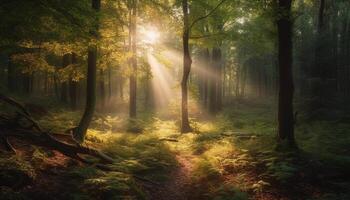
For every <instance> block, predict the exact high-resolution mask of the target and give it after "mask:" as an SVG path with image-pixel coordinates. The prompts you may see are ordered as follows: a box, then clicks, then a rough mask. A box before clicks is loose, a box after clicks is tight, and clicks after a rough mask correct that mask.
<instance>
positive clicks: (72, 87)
mask: <svg viewBox="0 0 350 200" xmlns="http://www.w3.org/2000/svg"><path fill="white" fill-rule="evenodd" d="M76 63H77V58H76V54H75V53H72V64H76ZM77 90H78V82H77V81H76V80H73V77H72V75H71V76H70V78H69V98H70V106H71V109H72V110H76V109H77V100H78V99H77V98H78V97H77Z"/></svg>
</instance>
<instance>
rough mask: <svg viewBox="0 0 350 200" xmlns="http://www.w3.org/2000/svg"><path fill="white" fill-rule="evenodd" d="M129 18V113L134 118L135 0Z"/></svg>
mask: <svg viewBox="0 0 350 200" xmlns="http://www.w3.org/2000/svg"><path fill="white" fill-rule="evenodd" d="M130 17H131V20H130V22H131V23H130V25H129V26H130V30H131V31H130V34H131V35H130V36H129V37H131V39H132V44H131V49H132V58H131V74H130V100H129V101H130V102H129V103H130V108H129V115H130V118H136V103H137V102H136V95H137V46H136V43H137V34H136V26H137V24H136V23H137V0H132V16H130Z"/></svg>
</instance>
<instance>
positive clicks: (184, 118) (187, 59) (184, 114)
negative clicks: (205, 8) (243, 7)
mask: <svg viewBox="0 0 350 200" xmlns="http://www.w3.org/2000/svg"><path fill="white" fill-rule="evenodd" d="M224 2H225V0H222V1H221V2H220V3H219V4H217V5H216V6H215V7H214V8H213V9H212V10H211V11H210V12H208V13H207V14H206V15H204V16H201V17H198V18H196V19H194V20H193V21H192V23H190V20H189V15H190V13H189V11H190V9H189V6H188V0H182V12H183V15H184V16H183V35H182V42H183V76H182V81H181V96H182V99H181V132H182V133H188V132H191V131H192V128H191V126H190V122H189V119H188V78H189V76H190V72H191V65H192V59H191V53H190V46H189V40H190V34H191V29H192V28H193V27H194V25H196V24H197V23H198V22H199V21H201V20H204V19H206V18H207V17H209V16H211V15H212V14H213V13H214V12H215V11H216V10H217V9H218V8H219V7H220V6H221V5H222V4H223V3H224Z"/></svg>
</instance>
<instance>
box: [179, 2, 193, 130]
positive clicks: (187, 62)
mask: <svg viewBox="0 0 350 200" xmlns="http://www.w3.org/2000/svg"><path fill="white" fill-rule="evenodd" d="M182 11H183V14H184V27H183V29H184V30H183V36H182V39H183V51H184V56H183V76H182V81H181V94H182V103H181V133H188V132H191V131H192V128H191V126H190V122H189V120H188V78H189V75H190V72H191V64H192V60H191V55H190V48H189V38H190V27H189V16H188V15H189V13H188V11H189V10H188V1H187V0H182Z"/></svg>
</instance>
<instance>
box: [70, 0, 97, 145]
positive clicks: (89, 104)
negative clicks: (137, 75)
mask: <svg viewBox="0 0 350 200" xmlns="http://www.w3.org/2000/svg"><path fill="white" fill-rule="evenodd" d="M100 7H101V1H100V0H92V8H93V9H94V10H95V11H96V12H98V11H99V10H100ZM91 35H92V36H93V37H94V38H98V18H97V19H96V27H95V29H94V30H91ZM96 65H97V46H96V45H95V44H93V45H90V46H89V49H88V71H87V89H86V104H85V110H84V114H83V117H82V118H81V120H80V122H79V125H78V127H76V128H75V129H74V130H73V137H74V139H75V140H76V141H77V142H78V143H83V142H84V139H85V135H86V132H87V129H88V127H89V125H90V122H91V120H92V117H93V115H94V112H95V105H96V68H97V67H96Z"/></svg>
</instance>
